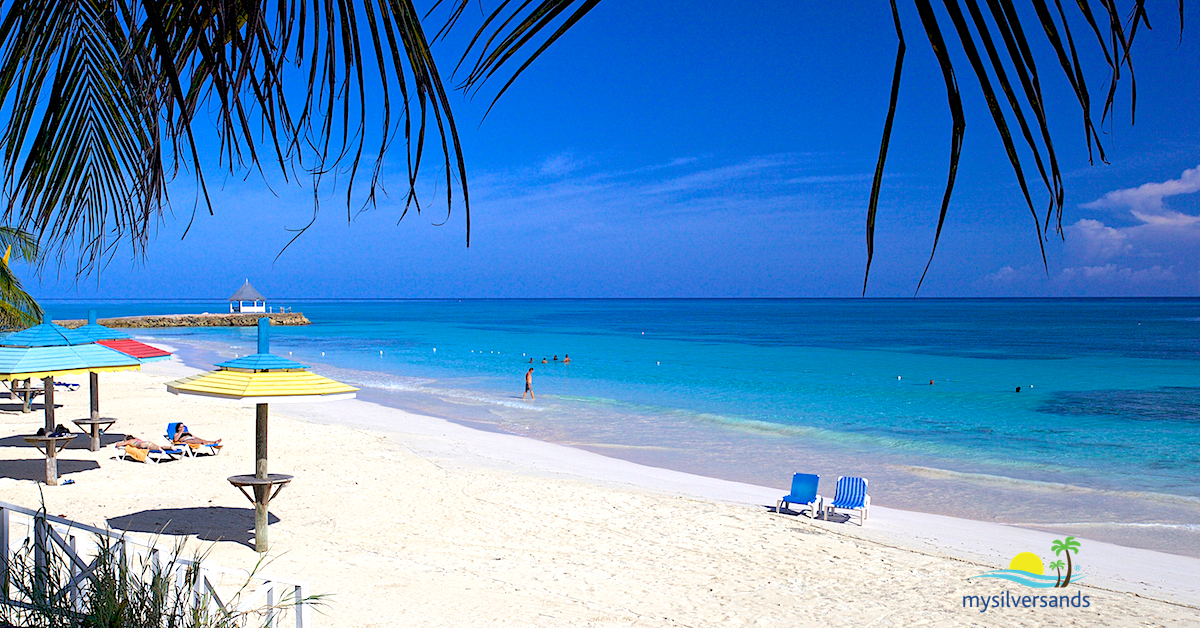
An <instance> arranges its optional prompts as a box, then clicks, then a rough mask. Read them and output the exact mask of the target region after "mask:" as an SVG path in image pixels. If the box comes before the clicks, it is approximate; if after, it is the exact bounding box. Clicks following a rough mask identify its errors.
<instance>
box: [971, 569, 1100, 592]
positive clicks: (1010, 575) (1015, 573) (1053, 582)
mask: <svg viewBox="0 0 1200 628" xmlns="http://www.w3.org/2000/svg"><path fill="white" fill-rule="evenodd" d="M971 578H1000V579H1002V580H1008V581H1009V582H1015V583H1017V584H1023V585H1025V586H1027V587H1032V588H1034V589H1053V588H1055V587H1056V586H1058V582H1059V577H1058V576H1045V575H1040V574H1036V573H1031V572H1028V571H1023V570H1020V569H997V570H995V571H989V572H987V573H981V574H979V575H978V576H971ZM969 579H970V578H968V580H969ZM1079 580H1083V576H1080V575H1077V574H1076V575H1072V576H1071V582H1077V581H1079Z"/></svg>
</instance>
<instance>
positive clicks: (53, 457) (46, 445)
mask: <svg viewBox="0 0 1200 628" xmlns="http://www.w3.org/2000/svg"><path fill="white" fill-rule="evenodd" d="M76 436H79V434H64V435H62V436H25V437H23V438H24V439H25V442H27V443H29V444H30V445H33V446H34V447H37V448H38V449H39V450H41V452H42V453H43V454H44V455H45V456H46V484H49V485H50V486H54V485H56V484H58V452H60V451H62V450H63V447H66V446H67V443H70V442H71V441H72V440H75V437H76Z"/></svg>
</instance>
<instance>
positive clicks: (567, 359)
mask: <svg viewBox="0 0 1200 628" xmlns="http://www.w3.org/2000/svg"><path fill="white" fill-rule="evenodd" d="M570 361H571V356H569V355H567V354H565V353H564V354H563V364H566V363H568V362H570Z"/></svg>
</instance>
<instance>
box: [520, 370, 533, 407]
mask: <svg viewBox="0 0 1200 628" xmlns="http://www.w3.org/2000/svg"><path fill="white" fill-rule="evenodd" d="M525 395H529V400H530V401H535V398H534V396H533V369H532V368H530V369H529V370H528V371H526V372H525V393H524V394H522V395H521V401H525Z"/></svg>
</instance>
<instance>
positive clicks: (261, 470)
mask: <svg viewBox="0 0 1200 628" xmlns="http://www.w3.org/2000/svg"><path fill="white" fill-rule="evenodd" d="M270 325H271V320H270V319H269V318H260V319H258V353H255V354H253V355H248V356H245V357H241V358H237V359H234V360H229V361H228V362H222V363H220V364H217V365H216V367H217V370H215V371H209V372H207V373H201V374H199V375H193V376H191V377H185V378H183V379H178V380H175V381H173V382H168V383H167V390H169V391H171V392H173V393H175V394H177V395H200V396H204V397H218V398H221V399H232V400H235V401H254V402H255V403H256V406H255V409H256V412H255V417H256V430H255V439H254V452H255V455H254V460H255V464H254V475H235V476H233V477H231V478H229V483H230V484H233V485H234V486H236V487H238V489H239V490H241V491H242V493H243V494H244V495H246V498H247V499H249V500H250V501H251V502H253V503H254V549H256V550H257V551H259V552H265V551H267V508H268V506H269V505H270V503H271V499H273V498H274V497H275V495H277V494H279V491H280V490H281V489H282V488H283V486H284V485H285V484H287V483H288V482H291V481H292V476H290V475H284V474H272V473H267V404H268V403H312V402H317V401H338V400H341V399H353V398H354V396H355V393H356V392H357V391H358V389H357V388H354V387H353V386H348V385H346V384H343V383H341V382H335V381H333V380H332V379H329V378H327V377H322V376H320V375H317V374H316V373H310V372H309V371H308V370H307V369H308V367H307V366H305V365H303V364H300V363H297V362H293V361H291V360H289V359H287V358H281V357H279V356H276V355H271V352H270V346H269V333H270ZM247 486H249V487H251V489H252V490H253V491H254V496H253V497H251V496H250V494H249V493H247V492H246V487H247Z"/></svg>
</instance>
